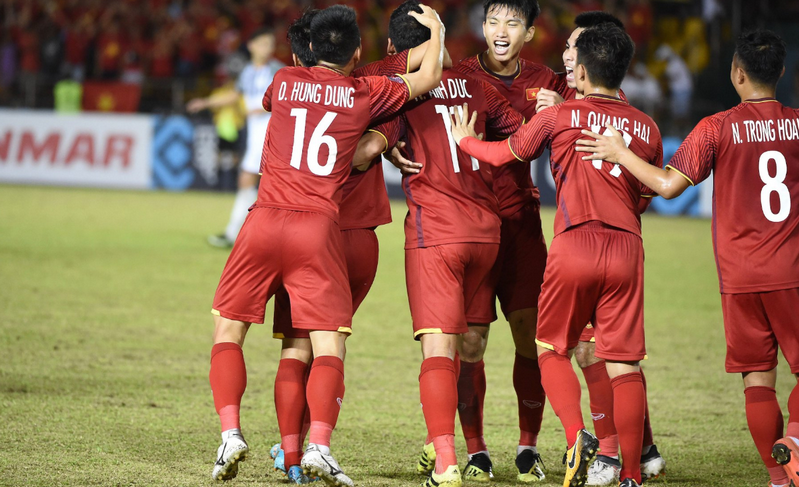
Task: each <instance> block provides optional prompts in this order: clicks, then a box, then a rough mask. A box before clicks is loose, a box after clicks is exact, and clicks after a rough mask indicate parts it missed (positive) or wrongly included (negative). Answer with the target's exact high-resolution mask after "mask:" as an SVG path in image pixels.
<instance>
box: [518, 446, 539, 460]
mask: <svg viewBox="0 0 799 487" xmlns="http://www.w3.org/2000/svg"><path fill="white" fill-rule="evenodd" d="M524 450H530V451H531V452H533V454H534V455H535V454H537V453H538V449H537V448H536V447H534V446H533V445H519V446H517V447H516V456H517V457H518V456H519V455H521V454H522V452H523V451H524Z"/></svg>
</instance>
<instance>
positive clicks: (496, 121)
mask: <svg viewBox="0 0 799 487" xmlns="http://www.w3.org/2000/svg"><path fill="white" fill-rule="evenodd" d="M480 84H481V85H482V86H483V90H484V91H485V97H486V105H487V108H488V110H487V113H488V118H487V120H486V131H487V132H488V133H487V134H486V135H488V139H489V140H503V139H507V138H508V137H510V136H511V135H513V134H514V133H515V132H516V131H517V130H519V127H521V125H522V124H523V123H524V117H523V116H522V114H521V113H519V112H517V111H516V110H514V109H513V107H512V106H511V105H510V102H508V100H507V98H505V97H504V96H502V95H501V94H500V93H499V91H498V90H497V89H496V88H494V87H493V86H492V85H491V84H490V83H487V82H485V81H480Z"/></svg>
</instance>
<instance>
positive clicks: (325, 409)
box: [305, 355, 344, 447]
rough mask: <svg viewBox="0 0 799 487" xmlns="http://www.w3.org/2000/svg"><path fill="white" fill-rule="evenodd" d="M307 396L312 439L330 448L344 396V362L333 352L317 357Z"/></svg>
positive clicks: (313, 441)
mask: <svg viewBox="0 0 799 487" xmlns="http://www.w3.org/2000/svg"><path fill="white" fill-rule="evenodd" d="M305 396H306V398H307V400H308V408H310V410H311V430H310V437H309V438H308V441H309V443H315V444H317V445H322V446H328V447H329V446H330V436H331V435H332V434H333V429H334V428H335V427H336V421H338V413H339V411H341V402H342V400H343V399H344V362H342V360H341V359H340V358H338V357H333V356H329V355H325V356H322V357H316V358H314V361H313V365H311V374H310V375H309V376H308V387H307V389H306V394H305Z"/></svg>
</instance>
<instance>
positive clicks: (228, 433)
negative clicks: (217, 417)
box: [222, 428, 244, 442]
mask: <svg viewBox="0 0 799 487" xmlns="http://www.w3.org/2000/svg"><path fill="white" fill-rule="evenodd" d="M231 436H241V437H242V438H244V435H242V434H241V430H240V429H238V428H231V429H229V430H225V431H223V432H222V441H223V442H225V441H227V440H229V439H230V437H231Z"/></svg>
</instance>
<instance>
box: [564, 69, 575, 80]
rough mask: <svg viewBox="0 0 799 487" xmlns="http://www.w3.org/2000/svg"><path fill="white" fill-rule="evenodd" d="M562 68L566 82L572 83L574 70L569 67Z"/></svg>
mask: <svg viewBox="0 0 799 487" xmlns="http://www.w3.org/2000/svg"><path fill="white" fill-rule="evenodd" d="M564 67H565V68H566V81H574V69H572V68H570V67H569V66H564Z"/></svg>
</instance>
